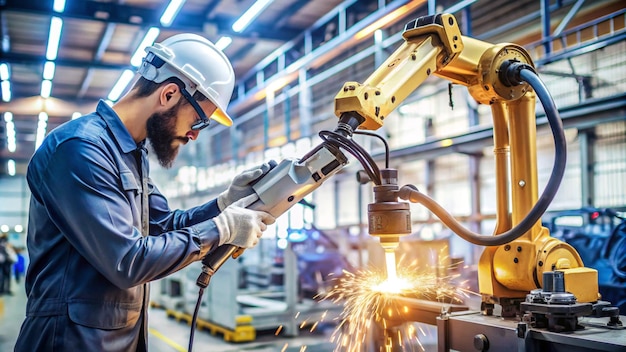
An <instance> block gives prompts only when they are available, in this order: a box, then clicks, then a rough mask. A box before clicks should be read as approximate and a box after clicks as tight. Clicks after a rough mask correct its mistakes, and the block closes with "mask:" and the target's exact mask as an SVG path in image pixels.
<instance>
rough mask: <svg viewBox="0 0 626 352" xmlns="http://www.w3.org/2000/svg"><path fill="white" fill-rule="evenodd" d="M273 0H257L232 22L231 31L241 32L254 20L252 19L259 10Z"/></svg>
mask: <svg viewBox="0 0 626 352" xmlns="http://www.w3.org/2000/svg"><path fill="white" fill-rule="evenodd" d="M272 1H274V0H257V1H256V2H255V3H254V4H252V6H250V8H249V9H248V11H246V12H244V13H243V15H241V17H239V18H238V19H237V21H235V23H233V27H232V28H233V31H235V32H237V33H240V32H243V30H244V29H246V27H248V25H249V24H250V23H251V22H252V21H254V19H255V18H256V17H257V16H258V15H259V14H260V13H261V11H263V10H265V8H266V7H267V6H268V5H269V4H271V3H272Z"/></svg>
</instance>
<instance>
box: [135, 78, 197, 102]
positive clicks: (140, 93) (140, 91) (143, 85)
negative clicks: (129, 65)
mask: <svg viewBox="0 0 626 352" xmlns="http://www.w3.org/2000/svg"><path fill="white" fill-rule="evenodd" d="M169 83H176V84H177V85H178V87H180V89H183V88H184V87H185V83H183V81H181V80H180V78H177V77H170V78H168V79H166V80H165V81H163V82H161V83H156V82H153V81H149V80H147V79H145V78H144V77H139V79H138V80H137V82H136V83H135V84H134V85H133V88H132V89H131V92H132V96H133V97H135V98H145V97H147V96H149V95H150V94H152V93H154V92H155V91H156V90H157V89H159V87H161V86H164V85H166V84H169ZM193 98H194V99H195V100H196V101H204V100H207V97H206V96H205V95H204V94H202V93H200V91H196V93H195V94H194V95H193ZM183 100H184V102H183V104H189V102H188V101H187V99H183Z"/></svg>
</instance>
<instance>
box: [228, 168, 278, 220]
mask: <svg viewBox="0 0 626 352" xmlns="http://www.w3.org/2000/svg"><path fill="white" fill-rule="evenodd" d="M268 171H270V165H269V163H263V164H261V165H259V166H255V167H253V168H251V169H248V170H245V171H243V172H242V173H240V174H239V175H237V176H235V178H233V180H232V182H231V184H230V186H228V189H227V190H225V191H224V192H222V193H221V194H220V195H219V196H218V197H217V206H218V207H219V208H220V210H222V211H223V210H224V209H226V208H227V207H228V206H229V205H231V204H233V203H234V202H236V201H238V200H239V199H241V198H243V197H246V196H249V195H251V194H252V193H254V190H253V189H252V186H251V185H250V183H251V182H252V181H254V180H256V179H258V178H259V177H261V175H263V174H264V173H266V172H268Z"/></svg>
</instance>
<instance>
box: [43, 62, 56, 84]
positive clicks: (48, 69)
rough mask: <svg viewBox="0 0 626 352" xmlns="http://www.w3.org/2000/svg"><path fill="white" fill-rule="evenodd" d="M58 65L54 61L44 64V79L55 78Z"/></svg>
mask: <svg viewBox="0 0 626 352" xmlns="http://www.w3.org/2000/svg"><path fill="white" fill-rule="evenodd" d="M55 67H56V65H55V64H54V62H52V61H46V63H45V64H44V65H43V79H48V80H52V79H53V78H54V69H55Z"/></svg>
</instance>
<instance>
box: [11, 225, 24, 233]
mask: <svg viewBox="0 0 626 352" xmlns="http://www.w3.org/2000/svg"><path fill="white" fill-rule="evenodd" d="M13 229H14V230H15V232H22V231H24V226H22V225H19V224H17V225H15V227H14V228H13Z"/></svg>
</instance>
